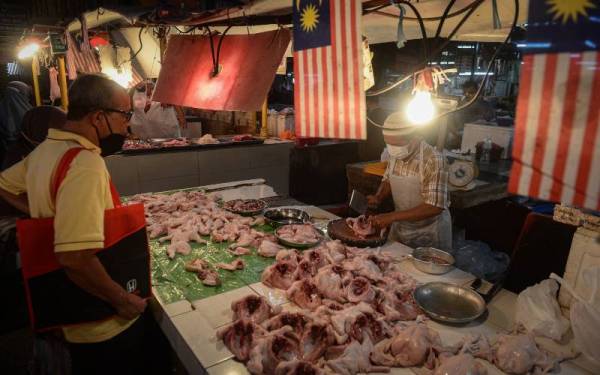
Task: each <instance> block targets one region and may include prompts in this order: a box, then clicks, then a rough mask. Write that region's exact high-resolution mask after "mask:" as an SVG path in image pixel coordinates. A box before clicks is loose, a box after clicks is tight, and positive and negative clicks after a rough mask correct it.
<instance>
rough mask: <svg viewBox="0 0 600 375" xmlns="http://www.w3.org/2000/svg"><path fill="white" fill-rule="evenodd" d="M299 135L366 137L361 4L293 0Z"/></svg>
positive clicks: (326, 0)
mask: <svg viewBox="0 0 600 375" xmlns="http://www.w3.org/2000/svg"><path fill="white" fill-rule="evenodd" d="M293 8H294V15H293V16H294V81H295V83H294V107H295V116H296V135H297V136H298V137H315V138H345V139H366V136H367V132H366V122H365V97H364V95H365V94H364V89H363V58H362V37H361V18H362V8H361V2H360V1H347V0H294V2H293Z"/></svg>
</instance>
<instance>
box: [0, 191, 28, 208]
mask: <svg viewBox="0 0 600 375" xmlns="http://www.w3.org/2000/svg"><path fill="white" fill-rule="evenodd" d="M0 197H1V198H2V199H4V200H5V201H6V202H7V203H8V204H10V205H11V206H13V207H14V208H16V209H17V210H19V211H21V212H23V213H25V214H27V215H29V202H28V201H27V194H19V195H15V194H13V193H10V192H8V191H6V190H4V189H2V188H0Z"/></svg>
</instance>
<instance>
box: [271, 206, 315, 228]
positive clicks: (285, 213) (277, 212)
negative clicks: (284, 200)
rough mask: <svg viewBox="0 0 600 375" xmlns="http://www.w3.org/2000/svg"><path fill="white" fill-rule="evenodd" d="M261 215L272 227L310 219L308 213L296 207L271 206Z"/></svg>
mask: <svg viewBox="0 0 600 375" xmlns="http://www.w3.org/2000/svg"><path fill="white" fill-rule="evenodd" d="M263 215H264V216H265V219H266V220H267V223H269V224H271V225H272V226H274V227H279V226H282V225H287V224H304V223H307V222H309V221H310V215H309V214H307V213H306V212H305V211H302V210H299V209H297V208H271V209H268V210H266V211H265V212H264V213H263Z"/></svg>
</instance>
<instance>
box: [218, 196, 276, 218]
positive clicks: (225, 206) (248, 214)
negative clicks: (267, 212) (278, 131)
mask: <svg viewBox="0 0 600 375" xmlns="http://www.w3.org/2000/svg"><path fill="white" fill-rule="evenodd" d="M237 200H243V201H245V202H248V201H257V202H260V203H261V205H262V207H261V208H260V209H257V210H254V211H238V210H233V209H230V208H228V207H227V203H228V202H232V201H237ZM268 206H269V205H268V204H267V202H265V201H264V200H262V199H232V200H230V201H227V202H223V209H225V210H227V211H229V212H233V213H234V214H238V215H242V216H254V215H258V214H260V213H261V212H263V210H264V209H265V208H267V207H268Z"/></svg>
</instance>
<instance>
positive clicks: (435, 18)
mask: <svg viewBox="0 0 600 375" xmlns="http://www.w3.org/2000/svg"><path fill="white" fill-rule="evenodd" d="M389 6H390V5H388V4H386V5H380V6H378V7H376V8H373V9H369V10H366V11H365V12H364V13H363V15H365V14H369V13H377V14H380V15H382V16H387V17H392V18H398V15H397V14H393V13H386V12H382V11H381V10H380V9H383V8H387V7H389ZM472 6H473V3H471V4H469V5H467V6H465V7H464V8H461V9H459V10H457V11H456V12H453V13H449V14H448V15H447V16H446V19H448V18H453V17H456V16H459V15H461V14H463V13H464V12H466V11H468V10H469V9H470V8H471V7H472ZM404 19H406V20H411V21H416V20H417V18H416V17H404ZM422 19H423V21H426V22H431V21H440V20H441V19H442V17H422Z"/></svg>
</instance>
